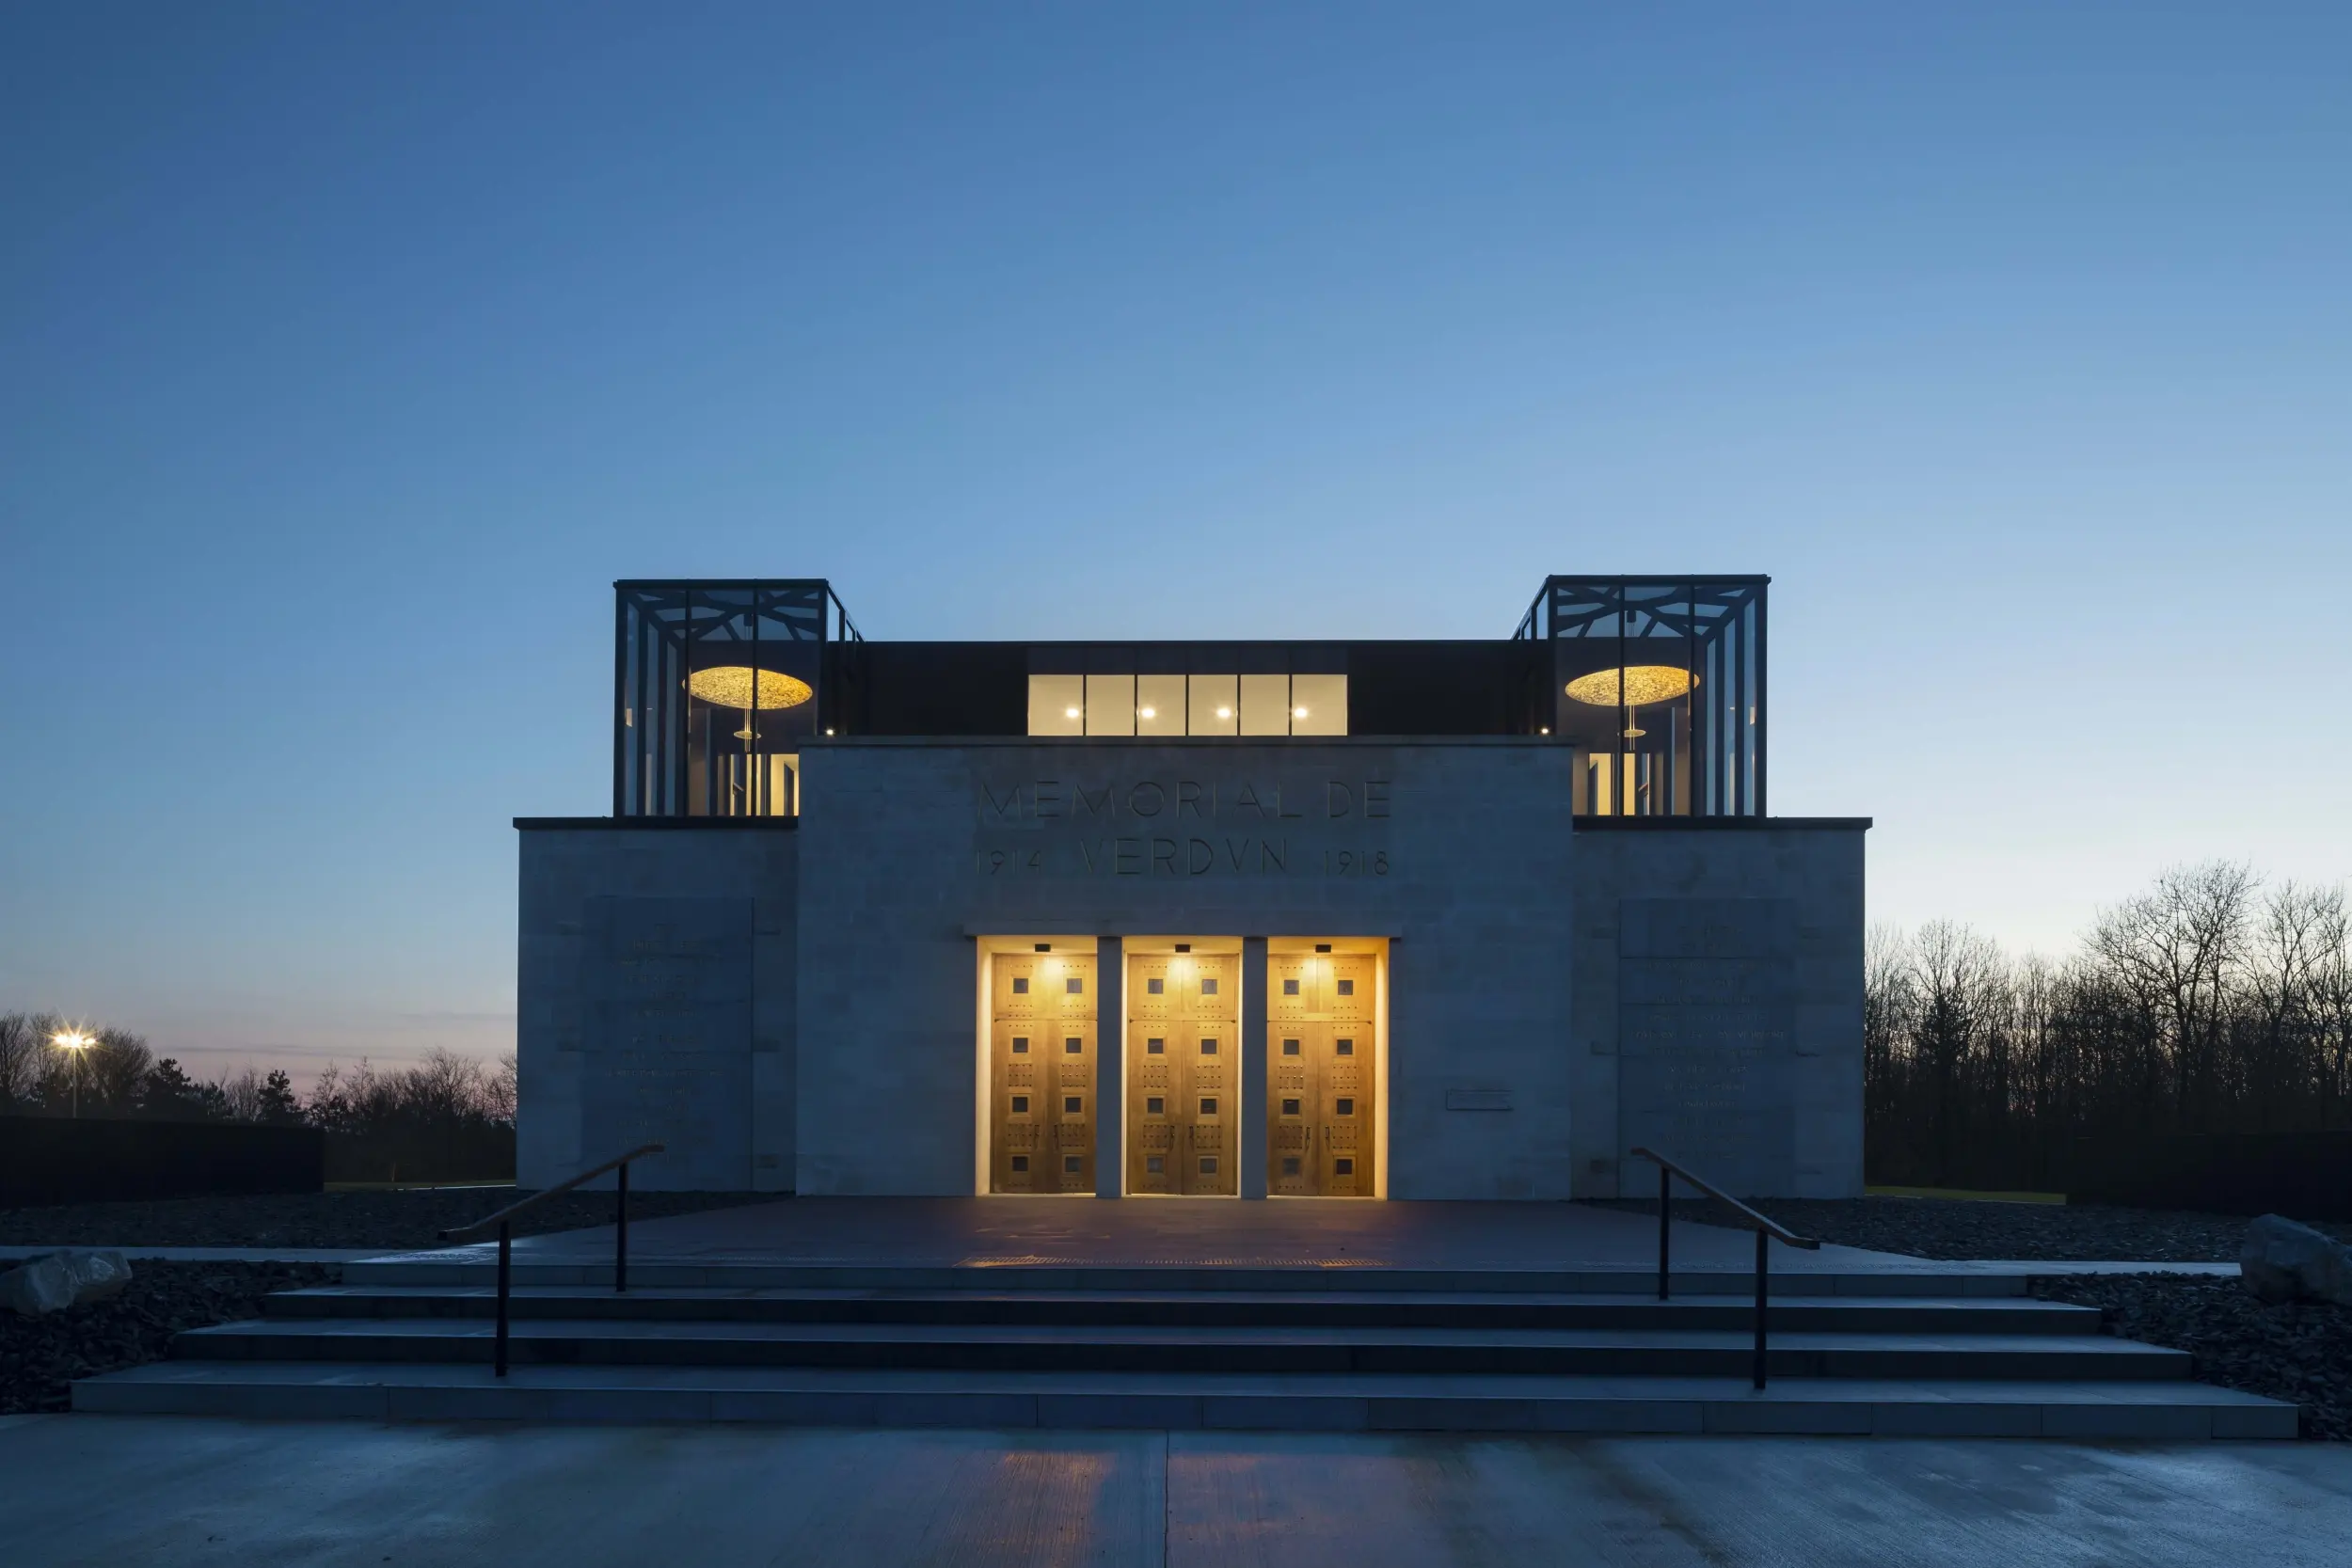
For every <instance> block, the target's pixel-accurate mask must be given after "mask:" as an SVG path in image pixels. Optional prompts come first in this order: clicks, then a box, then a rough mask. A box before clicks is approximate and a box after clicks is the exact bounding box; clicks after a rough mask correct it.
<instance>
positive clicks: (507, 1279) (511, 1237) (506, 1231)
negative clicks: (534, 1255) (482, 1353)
mask: <svg viewBox="0 0 2352 1568" xmlns="http://www.w3.org/2000/svg"><path fill="white" fill-rule="evenodd" d="M514 1279H515V1227H513V1226H511V1225H509V1224H508V1223H507V1222H506V1221H504V1220H501V1221H499V1331H498V1348H497V1349H496V1350H495V1351H493V1352H492V1353H491V1363H492V1365H493V1366H494V1367H496V1369H497V1375H499V1376H500V1377H504V1376H505V1375H506V1292H507V1291H508V1289H509V1288H510V1287H511V1286H512V1285H513V1283H514Z"/></svg>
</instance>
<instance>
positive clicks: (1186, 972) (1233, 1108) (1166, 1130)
mask: <svg viewBox="0 0 2352 1568" xmlns="http://www.w3.org/2000/svg"><path fill="white" fill-rule="evenodd" d="M1154 981H1157V982H1158V983H1159V989H1158V990H1152V983H1153V982H1154ZM1127 985H1128V990H1127V995H1128V999H1129V1000H1128V1005H1127V1061H1128V1069H1127V1095H1128V1100H1127V1127H1128V1155H1127V1190H1128V1191H1129V1192H1131V1193H1169V1194H1176V1193H1184V1194H1199V1195H1216V1196H1231V1195H1232V1194H1233V1193H1235V1192H1237V1191H1239V1172H1238V1171H1237V1170H1236V1168H1235V1166H1236V1164H1237V1158H1238V1146H1237V1144H1236V1143H1235V1141H1234V1139H1235V1136H1236V1133H1237V1131H1238V1129H1239V1128H1240V1126H1241V1105H1240V1087H1239V1085H1240V1079H1239V1078H1238V1076H1237V1074H1238V1073H1239V1071H1240V1067H1239V1053H1240V1050H1241V1030H1240V1028H1239V1026H1238V1021H1239V1019H1240V1016H1241V1015H1240V997H1239V995H1238V991H1239V989H1240V961H1239V959H1238V958H1235V957H1233V956H1232V955H1230V954H1201V955H1198V956H1196V955H1192V954H1183V953H1180V954H1175V955H1172V956H1166V955H1159V954H1152V955H1138V956H1136V957H1135V958H1130V959H1129V960H1128V969H1127Z"/></svg>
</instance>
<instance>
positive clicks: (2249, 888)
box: [2088, 861, 2260, 1130]
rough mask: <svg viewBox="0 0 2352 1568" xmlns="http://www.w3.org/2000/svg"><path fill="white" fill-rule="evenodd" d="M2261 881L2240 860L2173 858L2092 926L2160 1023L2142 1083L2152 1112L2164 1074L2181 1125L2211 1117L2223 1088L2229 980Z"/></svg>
mask: <svg viewBox="0 0 2352 1568" xmlns="http://www.w3.org/2000/svg"><path fill="white" fill-rule="evenodd" d="M2259 885H2260V884H2259V881H2258V879H2256V878H2255V876H2254V873H2253V870H2252V869H2251V868H2250V867H2248V866H2244V865H2233V864H2231V863H2227V862H2222V861H2215V862H2211V863H2207V864H2204V865H2195V866H2178V867H2175V868H2173V869H2172V870H2169V871H2167V872H2166V873H2164V875H2163V876H2161V877H2159V878H2157V879H2156V885H2155V886H2154V887H2153V888H2152V889H2150V890H2149V891H2148V892H2146V893H2144V894H2141V895H2138V896H2137V897H2135V898H2128V899H2125V900H2124V901H2123V902H2122V903H2121V904H2119V905H2117V906H2116V907H2115V908H2113V909H2111V910H2108V911H2106V912H2105V913H2104V914H2102V915H2101V916H2100V917H2099V920H2098V922H2097V924H2095V925H2094V926H2093V927H2091V931H2090V941H2089V943H2088V945H2089V947H2090V952H2091V954H2092V956H2093V957H2094V958H2097V959H2098V960H2099V961H2100V962H2102V963H2103V964H2105V965H2106V966H2107V968H2108V969H2109V970H2110V971H2111V972H2112V973H2113V974H2114V975H2115V976H2116V977H2117V978H2118V979H2119V980H2120V981H2121V982H2122V985H2123V986H2124V988H2125V990H2126V991H2127V992H2128V994H2129V995H2130V996H2131V997H2132V998H2133V999H2134V1001H2135V1002H2136V1003H2137V1004H2138V1005H2139V1006H2141V1007H2142V1008H2144V1009H2145V1010H2147V1011H2148V1012H2150V1013H2152V1014H2153V1015H2155V1016H2156V1017H2158V1018H2159V1019H2161V1021H2162V1022H2163V1023H2164V1025H2165V1029H2166V1034H2165V1036H2164V1037H2158V1038H2152V1039H2151V1040H2150V1042H2149V1045H2150V1050H2149V1051H2148V1052H2147V1053H2146V1055H2145V1058H2144V1060H2143V1063H2142V1067H2143V1088H2144V1090H2145V1092H2146V1093H2147V1095H2148V1097H2149V1103H2148V1109H2149V1111H2150V1113H2151V1114H2152V1115H2153V1113H2154V1112H2155V1111H2156V1110H2157V1108H2158V1105H2159V1103H2160V1101H2161V1100H2162V1098H2163V1093H2164V1087H2165V1080H2166V1079H2167V1078H2168V1077H2169V1079H2170V1081H2171V1082H2170V1087H2171V1091H2172V1092H2171V1097H2170V1098H2171V1101H2172V1120H2173V1123H2174V1125H2176V1126H2178V1127H2181V1128H2184V1129H2191V1130H2194V1129H2201V1128H2203V1127H2205V1126H2207V1125H2208V1124H2209V1122H2208V1112H2209V1111H2210V1110H2211V1108H2212V1107H2213V1106H2214V1104H2215V1103H2216V1100H2217V1091H2218V1090H2219V1089H2220V1087H2221V1085H2220V1083H2219V1081H2218V1076H2217V1069H2218V1068H2219V1065H2220V1055H2221V1036H2222V1029H2223V1021H2224V1019H2225V1018H2226V1016H2227V1013H2228V1010H2229V1004H2230V982H2231V980H2232V979H2233V977H2234V974H2235V972H2236V970H2237V967H2238V964H2239V962H2240V960H2241V959H2242V958H2243V957H2244V955H2245V950H2246V943H2247V935H2248V931H2247V927H2248V917H2249V911H2250V908H2251V905H2252V902H2253V896H2254V890H2255V889H2256V887H2257V886H2259Z"/></svg>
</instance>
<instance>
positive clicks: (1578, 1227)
mask: <svg viewBox="0 0 2352 1568" xmlns="http://www.w3.org/2000/svg"><path fill="white" fill-rule="evenodd" d="M1763 1207H1764V1209H1765V1212H1770V1209H1771V1205H1770V1204H1769V1203H1768V1204H1766V1205H1764V1206H1763ZM1673 1245H1674V1270H1675V1273H1676V1274H1677V1275H1684V1274H1707V1275H1748V1274H1750V1273H1751V1272H1752V1271H1753V1269H1754V1267H1755V1258H1756V1243H1755V1237H1754V1235H1753V1233H1752V1232H1750V1231H1747V1230H1744V1229H1735V1228H1732V1227H1725V1226H1714V1225H1692V1224H1688V1223H1685V1222H1682V1221H1679V1220H1677V1222H1676V1224H1675V1227H1674V1243H1673ZM514 1247H515V1259H516V1264H517V1266H518V1267H520V1268H529V1269H530V1270H531V1271H532V1273H533V1274H535V1275H540V1276H541V1277H543V1278H544V1277H546V1276H547V1275H551V1274H554V1273H557V1272H559V1271H567V1270H571V1269H579V1270H582V1271H589V1270H596V1269H610V1267H611V1264H612V1227H609V1226H606V1227H596V1228H593V1229H584V1230H570V1231H564V1232H561V1233H558V1234H554V1235H546V1236H531V1237H525V1238H522V1239H520V1240H517V1241H516V1243H514ZM495 1250H496V1249H495V1246H494V1245H493V1244H492V1243H479V1244H477V1245H475V1246H473V1247H469V1248H462V1249H443V1250H440V1251H437V1252H427V1253H412V1254H403V1255H395V1257H396V1258H397V1259H399V1260H403V1261H408V1260H414V1261H422V1260H425V1259H432V1260H434V1261H437V1262H442V1263H446V1262H449V1261H453V1260H455V1259H458V1258H463V1259H466V1260H468V1261H478V1260H486V1259H488V1258H489V1257H490V1256H492V1255H493V1254H494V1253H495ZM629 1259H630V1267H631V1269H632V1270H637V1269H639V1268H641V1267H642V1268H644V1269H645V1270H647V1271H648V1272H647V1274H646V1275H645V1279H646V1282H647V1283H652V1282H653V1281H654V1278H655V1276H656V1275H655V1271H661V1272H667V1273H669V1274H671V1275H673V1277H674V1282H682V1281H679V1280H678V1279H677V1278H676V1276H678V1275H691V1272H692V1271H693V1270H696V1269H698V1268H708V1269H713V1270H718V1269H740V1268H744V1267H767V1268H773V1269H798V1268H822V1269H833V1270H839V1269H857V1268H878V1269H901V1270H903V1269H956V1270H970V1269H987V1268H1003V1269H1019V1270H1023V1271H1025V1272H1028V1273H1042V1272H1045V1271H1052V1270H1057V1269H1088V1270H1125V1269H1162V1268H1166V1269H1187V1270H1198V1269H1207V1268H1217V1269H1234V1270H1245V1269H1280V1270H1293V1269H1300V1268H1315V1269H1324V1270H1328V1271H1331V1273H1332V1276H1333V1277H1334V1279H1337V1278H1339V1277H1342V1276H1343V1275H1348V1274H1360V1275H1373V1276H1375V1277H1380V1278H1387V1277H1391V1276H1404V1275H1412V1276H1415V1277H1414V1279H1413V1283H1416V1284H1421V1285H1438V1284H1441V1283H1442V1276H1445V1275H1493V1274H1498V1273H1513V1274H1526V1275H1564V1274H1566V1275H1582V1276H1586V1277H1587V1278H1588V1279H1590V1278H1593V1277H1597V1276H1631V1275H1645V1274H1648V1273H1650V1272H1652V1271H1654V1270H1655V1269H1656V1267H1657V1260H1658V1221H1657V1219H1656V1218H1655V1217H1654V1216H1651V1215H1645V1214H1640V1213H1631V1212H1621V1211H1617V1210H1612V1209H1597V1208H1593V1207H1590V1206H1587V1205H1583V1204H1576V1203H1414V1202H1386V1203H1384V1202H1367V1201H1364V1200H1361V1199H1345V1198H1292V1199H1283V1200H1272V1199H1269V1200H1267V1201H1265V1202H1262V1203H1245V1202H1241V1201H1239V1200H1236V1199H1232V1198H1130V1199H1125V1200H1122V1201H1116V1202H1114V1201H1106V1200H1104V1199H1100V1198H1093V1197H1023V1196H1000V1197H934V1198H879V1197H877V1198H854V1197H829V1198H788V1199H784V1200H781V1201H778V1202H775V1203H764V1204H755V1205H750V1206H746V1207H742V1208H736V1209H719V1210H711V1211H708V1212H703V1213H697V1214H682V1215H678V1216H676V1217H675V1218H671V1219H660V1220H646V1221H641V1222H637V1223H633V1224H631V1225H630V1227H629ZM384 1260H385V1261H392V1260H394V1259H391V1258H388V1259H384ZM2060 1267H2063V1265H2049V1264H2033V1265H2026V1264H2019V1263H2002V1262H1949V1261H1941V1260H1933V1259H1921V1258H1911V1257H1905V1256H1903V1255H1901V1254H1898V1253H1890V1252H1870V1251H1866V1250H1864V1249H1862V1248H1859V1247H1846V1246H1823V1247H1822V1248H1821V1249H1820V1251H1818V1252H1806V1251H1801V1250H1799V1249H1797V1248H1793V1247H1788V1246H1782V1245H1779V1244H1777V1243H1775V1244H1774V1245H1773V1247H1772V1272H1773V1273H1774V1274H1775V1275H1812V1276H1817V1277H1819V1279H1820V1284H1821V1285H1822V1288H1824V1289H1832V1288H1835V1287H1833V1286H1832V1285H1831V1283H1830V1282H1831V1280H1832V1279H1835V1278H1840V1277H1842V1278H1844V1279H1847V1280H1850V1281H1855V1282H1857V1283H1859V1282H1860V1281H1861V1280H1863V1279H1864V1278H1867V1277H1876V1278H1882V1279H1886V1280H1890V1281H1892V1280H1898V1279H1900V1278H1902V1277H1904V1276H1910V1277H1912V1278H1914V1279H1917V1278H1919V1277H1921V1276H1927V1275H1933V1276H1936V1277H1939V1278H1942V1279H1946V1280H1951V1279H1954V1278H1956V1277H1966V1276H1972V1275H1973V1276H1979V1277H1983V1278H1985V1279H1988V1280H1990V1279H1995V1278H2013V1277H2014V1276H2015V1275H2018V1274H2020V1273H2024V1272H2035V1273H2049V1272H2055V1269H2057V1268H2060ZM2230 1267H2234V1266H2233V1265H2231V1266H2230ZM1403 1282H1404V1281H1403V1279H1402V1278H1401V1277H1399V1278H1398V1283H1400V1284H1401V1283H1403ZM1620 1282H1621V1283H1622V1281H1620Z"/></svg>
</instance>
